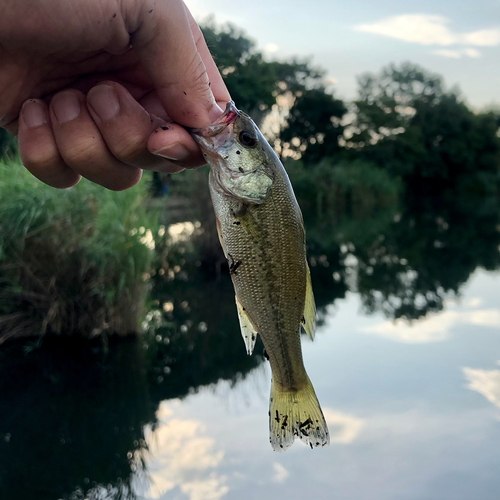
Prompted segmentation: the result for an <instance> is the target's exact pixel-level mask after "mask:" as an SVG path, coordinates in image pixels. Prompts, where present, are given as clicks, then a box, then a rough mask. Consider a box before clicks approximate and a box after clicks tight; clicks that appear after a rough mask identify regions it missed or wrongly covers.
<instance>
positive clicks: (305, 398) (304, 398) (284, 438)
mask: <svg viewBox="0 0 500 500" xmlns="http://www.w3.org/2000/svg"><path fill="white" fill-rule="evenodd" d="M269 433H270V441H271V446H272V447H273V450H274V451H285V450H286V449H287V448H289V447H290V446H291V445H292V444H293V442H294V440H295V438H296V437H298V438H300V439H301V440H302V441H304V442H305V443H306V444H307V445H309V446H310V447H311V448H314V447H315V446H326V445H328V444H330V434H329V432H328V426H327V425H326V421H325V417H324V416H323V412H322V411H321V408H320V406H319V402H318V399H317V397H316V394H315V393H314V389H313V386H312V384H311V382H310V381H309V379H307V384H306V385H305V386H304V387H303V388H302V389H300V390H298V391H283V390H281V389H280V388H279V387H277V385H276V384H275V383H274V381H273V382H272V384H271V400H270V409H269Z"/></svg>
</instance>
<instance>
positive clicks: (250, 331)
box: [235, 296, 257, 355]
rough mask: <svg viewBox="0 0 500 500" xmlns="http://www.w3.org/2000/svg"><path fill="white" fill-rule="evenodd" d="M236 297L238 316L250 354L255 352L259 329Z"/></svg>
mask: <svg viewBox="0 0 500 500" xmlns="http://www.w3.org/2000/svg"><path fill="white" fill-rule="evenodd" d="M235 299H236V308H237V309H238V318H239V320H240V328H241V335H242V336H243V340H244V341H245V346H246V348H247V354H248V355H250V354H252V352H253V348H254V346H255V341H256V340H257V331H256V330H255V328H254V326H253V325H252V322H251V321H250V318H249V317H248V315H247V313H246V312H245V309H244V308H243V306H242V305H241V303H240V301H239V300H238V297H236V296H235Z"/></svg>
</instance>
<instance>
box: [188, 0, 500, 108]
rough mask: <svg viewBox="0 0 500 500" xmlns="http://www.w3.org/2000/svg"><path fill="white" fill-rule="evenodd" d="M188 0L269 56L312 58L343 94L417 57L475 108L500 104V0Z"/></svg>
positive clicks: (197, 12)
mask: <svg viewBox="0 0 500 500" xmlns="http://www.w3.org/2000/svg"><path fill="white" fill-rule="evenodd" d="M185 1H186V4H187V5H188V7H189V8H190V10H191V12H192V13H193V15H194V17H195V18H196V20H197V21H198V22H200V21H203V19H206V18H207V16H209V15H213V16H214V18H215V21H216V22H217V23H219V24H222V23H226V22H231V23H233V24H235V25H237V26H238V27H240V28H242V29H243V30H244V31H245V32H246V34H247V35H248V36H249V37H250V38H252V39H253V40H255V41H256V42H257V46H258V48H259V49H260V50H262V51H264V53H265V54H266V56H267V57H268V58H271V59H272V58H277V59H286V58H289V57H292V56H299V57H308V58H312V61H313V63H314V64H316V65H319V66H321V67H323V68H324V69H325V70H326V71H327V80H328V82H329V83H330V85H331V88H332V90H333V91H334V93H335V95H336V96H337V97H340V98H343V99H346V100H350V99H353V98H355V97H356V94H357V82H356V77H357V76H359V75H360V74H362V73H365V72H375V73H376V72H379V71H380V69H381V68H382V67H384V66H386V65H387V64H389V63H391V62H394V63H400V62H403V61H411V62H413V63H417V64H419V65H421V66H423V67H424V68H426V69H428V70H430V71H432V72H435V73H438V74H440V75H442V76H443V77H444V80H445V83H446V86H447V87H448V88H451V87H454V86H458V87H459V88H460V90H461V92H462V95H463V96H464V97H465V99H466V101H467V102H468V104H469V105H471V106H472V107H473V108H474V109H475V110H483V109H485V108H490V107H491V106H492V105H496V106H500V2H499V1H497V0H476V1H475V2H470V1H465V0H454V1H451V0H442V1H441V2H436V1H435V0H434V1H430V0H419V1H418V2H417V1H415V0H407V1H406V2H404V3H403V2H400V1H395V0H380V1H374V0H350V1H349V2H345V1H339V0H308V1H304V0H300V1H299V0H253V1H251V2H246V1H241V0H185ZM229 90H231V89H229Z"/></svg>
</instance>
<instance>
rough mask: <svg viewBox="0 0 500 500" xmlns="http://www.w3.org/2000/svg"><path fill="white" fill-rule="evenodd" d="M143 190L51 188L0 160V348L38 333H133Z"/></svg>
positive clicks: (145, 230) (147, 254) (139, 292)
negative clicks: (15, 339)
mask: <svg viewBox="0 0 500 500" xmlns="http://www.w3.org/2000/svg"><path fill="white" fill-rule="evenodd" d="M144 197H145V186H144V184H140V185H139V186H137V187H134V188H132V189H130V190H127V191H124V192H120V193H116V192H111V191H108V190H105V189H102V188H100V187H99V186H97V185H93V184H92V183H90V182H88V181H85V180H84V181H82V182H80V183H79V184H78V185H77V186H75V187H73V188H70V189H66V190H57V189H54V188H51V187H49V186H46V185H45V184H43V183H41V182H40V181H39V180H38V179H36V178H35V177H33V176H32V175H31V174H30V173H28V172H27V171H26V170H25V169H24V167H23V166H22V165H21V164H20V162H19V161H18V160H8V159H7V160H4V161H3V162H0V343H1V342H3V341H5V340H7V339H8V338H11V337H12V338H14V337H20V336H23V337H24V336H38V335H43V334H45V333H53V334H57V335H67V334H73V333H75V332H77V333H78V334H79V335H83V336H87V337H93V336H96V335H99V334H100V333H103V332H113V333H115V334H118V335H127V334H131V333H137V331H138V326H139V323H140V321H141V319H142V317H143V315H144V307H145V300H146V285H145V274H146V273H147V272H148V271H149V269H150V263H151V259H152V255H153V252H152V250H153V249H152V243H151V242H152V237H151V230H152V228H154V227H155V226H156V221H157V217H156V215H155V213H154V212H149V211H147V210H146V209H145V208H144V207H143V200H144Z"/></svg>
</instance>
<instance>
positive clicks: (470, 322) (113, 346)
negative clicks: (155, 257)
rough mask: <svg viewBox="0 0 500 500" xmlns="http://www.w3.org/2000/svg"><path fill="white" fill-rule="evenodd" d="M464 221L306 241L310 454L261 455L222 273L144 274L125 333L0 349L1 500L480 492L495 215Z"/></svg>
mask: <svg viewBox="0 0 500 500" xmlns="http://www.w3.org/2000/svg"><path fill="white" fill-rule="evenodd" d="M421 213H423V212H421ZM488 217H489V216H488ZM434 219H435V220H437V223H436V229H435V231H436V234H438V233H439V234H441V233H443V232H444V233H445V234H448V233H449V232H448V233H446V231H443V229H442V227H443V222H442V220H440V219H439V217H438V218H436V217H435V218H434ZM391 220H392V221H393V222H391V227H392V225H393V224H394V223H396V222H397V223H398V224H399V225H401V216H398V217H395V218H392V219H391ZM402 220H403V222H404V220H405V216H404V214H403V216H402ZM425 220H426V219H425V217H424V221H423V222H424V223H425ZM464 220H465V219H464V218H460V224H461V225H460V226H457V227H459V228H460V229H459V230H458V233H457V232H455V233H452V234H451V235H450V236H449V238H448V236H443V234H441V236H439V240H438V239H437V237H436V236H435V235H433V236H432V238H429V242H430V243H429V245H427V243H426V242H425V241H424V240H425V238H423V237H422V234H423V230H419V226H418V224H419V218H418V217H416V218H415V217H414V218H413V219H412V221H410V222H411V223H409V224H408V226H407V228H415V227H416V229H415V232H416V233H417V234H419V239H418V245H415V246H416V247H418V252H416V251H414V250H413V247H412V245H410V244H409V243H408V242H410V243H411V241H412V240H411V238H410V237H409V236H408V234H409V230H407V228H406V229H404V230H402V231H401V234H403V235H404V238H403V237H401V238H400V237H399V236H397V235H398V234H399V233H397V232H394V231H395V230H394V231H392V236H391V230H388V231H387V232H386V235H385V238H384V239H383V240H384V246H383V248H384V251H383V252H382V250H381V249H382V246H381V244H379V246H377V245H376V244H374V243H370V245H365V247H362V246H361V245H360V246H359V247H356V248H355V247H354V245H351V246H349V245H332V247H331V248H332V249H331V251H330V252H328V251H326V250H325V249H320V251H319V253H318V252H317V253H318V255H316V257H314V255H315V254H314V249H313V252H312V254H313V267H312V271H313V285H314V287H315V290H316V299H317V302H318V304H319V306H320V307H319V317H320V325H319V327H318V331H317V334H316V339H315V341H314V342H310V341H309V340H308V339H307V338H306V337H303V350H304V358H305V364H306V367H307V369H308V372H309V375H310V378H311V380H312V381H313V384H314V386H315V389H316V393H317V395H318V398H319V400H320V402H321V405H322V407H323V410H324V413H325V417H326V420H327V422H328V424H329V427H330V432H331V445H330V447H327V448H323V449H315V450H311V449H309V448H307V447H306V446H304V445H303V444H302V443H301V442H296V443H295V444H294V445H293V447H292V448H290V449H289V450H288V451H287V452H285V453H282V454H279V453H274V452H273V451H272V450H271V447H270V445H269V442H268V421H267V419H268V416H267V412H268V398H269V389H270V369H269V366H268V364H267V362H266V361H265V359H264V357H263V356H262V346H261V345H260V346H259V345H257V347H256V353H255V354H254V355H253V356H252V357H247V356H246V354H245V349H244V344H243V340H242V339H241V336H240V334H239V328H238V320H237V317H236V311H235V305H234V295H233V291H232V286H231V283H230V280H229V279H228V277H227V274H226V273H224V272H223V273H222V275H221V276H208V277H204V278H203V279H202V278H201V277H197V278H196V279H194V278H193V275H190V274H189V273H190V272H191V271H186V272H185V271H184V270H181V271H179V272H178V273H177V275H176V278H175V279H172V280H171V281H169V282H162V281H161V280H157V282H156V284H155V289H154V290H153V296H154V299H155V302H154V304H153V305H152V306H151V312H150V313H149V314H148V317H147V319H146V321H145V324H144V329H145V333H144V335H143V337H141V339H140V340H138V341H137V340H124V341H110V342H109V343H108V342H105V341H104V340H97V341H95V342H86V343H78V342H76V341H75V340H70V339H67V340H66V341H61V339H56V340H50V339H46V340H44V341H43V342H41V343H40V342H36V341H23V342H20V343H16V344H12V345H10V346H8V347H3V348H2V350H0V499H2V500H14V499H16V500H24V499H26V500H28V499H37V500H58V499H67V500H83V499H103V500H104V499H124V500H125V499H138V500H141V499H148V500H149V499H164V500H166V499H176V500H177V499H178V500H217V499H219V498H224V499H228V500H229V499H235V500H246V499H249V500H251V499H282V498H286V499H291V500H293V499H303V498H304V497H307V498H311V499H318V500H319V499H333V500H392V499H394V500H497V499H498V498H499V497H500V474H499V470H500V446H499V443H500V366H499V364H500V300H499V296H500V272H499V271H498V270H494V269H495V268H496V269H498V262H499V254H500V250H499V248H498V237H499V232H500V231H499V227H498V225H497V224H498V214H496V215H495V217H493V218H492V219H491V223H490V224H488V225H487V227H488V228H491V231H490V229H488V231H486V230H483V229H481V228H484V227H486V224H484V223H483V222H484V220H485V219H478V221H476V224H473V225H467V224H465V223H464ZM488 220H489V219H488ZM394 221H395V222H394ZM440 227H441V229H440ZM465 227H467V228H468V229H467V230H468V231H472V232H474V231H476V236H475V240H472V239H469V240H466V239H464V238H460V237H457V235H458V236H460V234H461V233H460V231H461V230H462V229H463V228H465ZM412 230H413V229H412ZM367 231H368V230H367ZM367 231H362V232H361V233H362V237H365V236H366V234H367ZM398 231H399V230H398ZM481 231H482V232H481ZM312 232H314V231H312ZM361 233H360V234H361ZM481 234H485V235H486V236H485V237H484V238H483V240H481V239H480V236H481ZM395 235H396V236H395ZM492 235H493V236H492ZM447 238H448V239H447ZM351 239H352V238H351ZM379 240H380V238H378V239H377V241H379ZM380 241H382V240H380ZM380 241H379V243H380ZM399 241H406V244H405V246H404V248H403V247H402V246H401V247H400V248H399V247H398V251H397V252H395V253H397V254H398V255H399V257H398V259H395V258H393V257H391V258H390V259H388V258H387V254H388V253H390V252H389V250H390V249H391V248H393V250H394V248H396V247H397V242H399ZM415 241H417V240H415ZM436 241H439V244H436ZM474 241H475V244H476V245H479V243H478V242H481V241H482V243H481V252H477V251H476V252H475V253H474V252H471V251H470V247H471V246H473V243H474ZM486 241H490V244H489V245H486V244H485V242H486ZM427 246H428V248H427ZM477 248H479V247H477ZM486 248H487V250H486ZM321 252H325V253H321ZM446 252H448V253H446ZM365 254H366V255H365ZM472 254H474V255H477V258H476V260H474V261H472V260H471V259H470V258H469V257H470V255H472ZM412 255H413V257H414V256H415V255H416V256H417V257H418V258H416V259H415V258H414V259H413V261H412ZM335 256H337V257H338V259H337V260H335ZM377 256H378V257H377ZM422 256H424V257H425V256H427V260H425V259H423V258H421V257H422ZM438 257H439V258H438ZM481 258H482V259H484V261H485V262H488V263H489V264H488V265H486V264H484V265H481V261H480V259H481ZM377 259H378V260H377ZM440 259H441V260H440ZM388 262H391V263H392V264H391V266H388ZM410 265H411V267H412V269H411V270H408V266H410ZM394 267H396V268H397V269H396V271H397V272H394V269H393V268H394ZM485 267H489V268H490V269H491V270H490V271H487V270H485ZM405 269H406V271H405ZM426 272H427V274H428V275H429V276H431V277H432V280H428V282H426V281H425V280H426V279H427V278H426ZM183 273H184V274H183ZM451 282H452V283H453V284H451ZM447 290H451V291H447ZM453 291H458V295H456V294H455V293H452V292H453ZM401 311H403V312H401ZM399 316H405V317H407V318H408V317H412V318H414V319H413V320H412V321H411V322H408V321H407V320H401V319H399V320H398V319H396V320H395V319H394V318H398V317H399Z"/></svg>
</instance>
